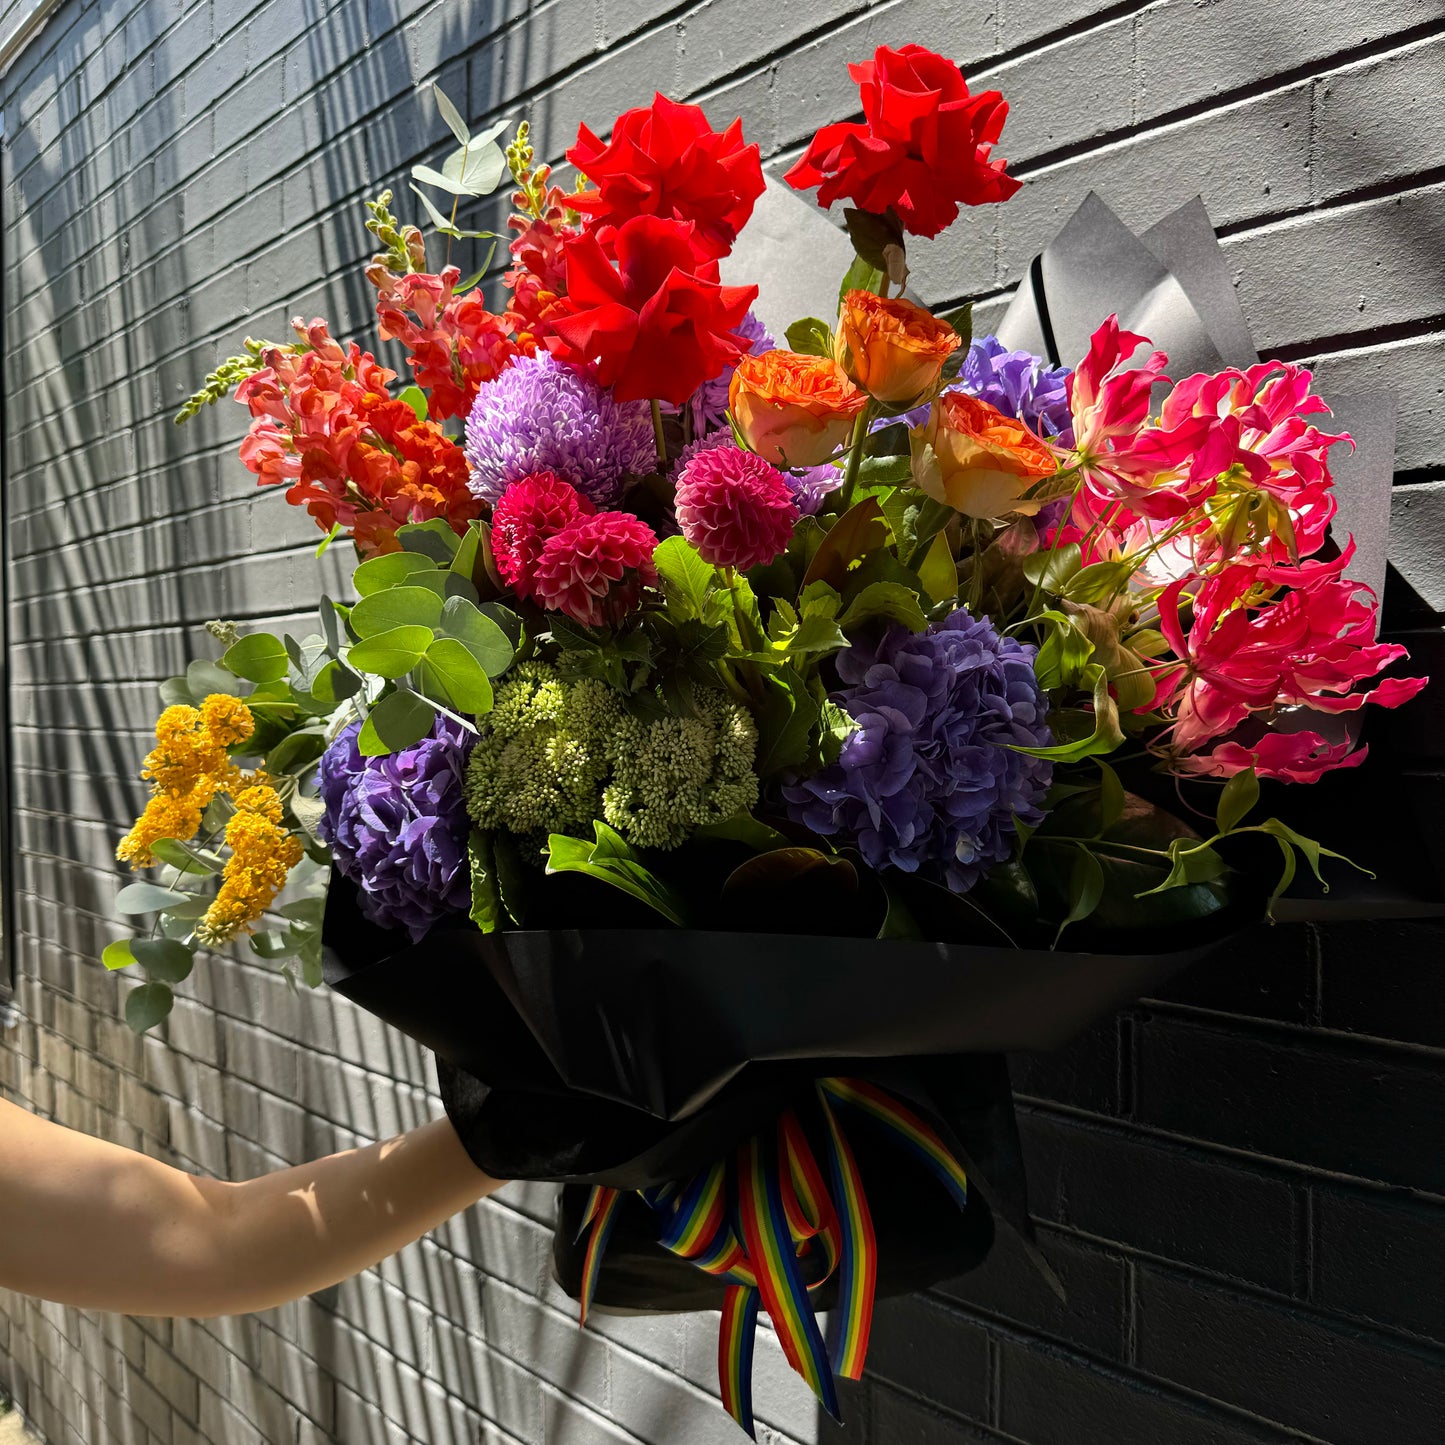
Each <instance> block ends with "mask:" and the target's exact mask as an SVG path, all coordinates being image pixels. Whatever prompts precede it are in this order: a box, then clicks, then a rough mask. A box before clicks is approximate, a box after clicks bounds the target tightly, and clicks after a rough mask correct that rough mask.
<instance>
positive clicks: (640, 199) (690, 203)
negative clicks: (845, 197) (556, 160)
mask: <svg viewBox="0 0 1445 1445" xmlns="http://www.w3.org/2000/svg"><path fill="white" fill-rule="evenodd" d="M567 159H568V160H569V161H571V162H572V164H573V165H574V166H576V167H577V169H578V170H579V171H581V172H582V174H583V175H585V176H586V177H587V178H588V180H590V181H591V182H592V183H593V185H594V186H595V187H596V189H595V190H586V191H582V192H580V193H579V194H577V195H575V196H569V197H568V198H567V200H568V204H569V205H571V206H572V207H573V208H574V209H575V210H578V211H580V212H582V214H583V215H584V216H587V217H589V218H590V220H591V222H592V229H594V230H596V232H597V236H598V239H599V240H600V241H601V242H602V244H603V245H604V246H606V247H610V246H611V243H612V241H613V239H614V237H615V234H616V229H617V227H619V226H621V225H622V224H623V223H624V222H626V221H630V220H631V219H632V218H633V217H634V216H661V217H663V218H664V219H665V220H674V221H691V222H692V223H693V225H694V226H696V227H697V230H696V232H695V233H694V242H695V244H696V245H697V248H698V251H699V252H700V253H701V254H702V255H704V256H712V257H719V256H726V255H727V253H728V252H729V251H731V250H732V246H733V242H734V241H735V240H737V235H738V232H739V231H740V230H742V228H743V226H744V225H745V224H746V222H747V219H748V217H749V216H751V215H752V213H753V203H754V202H755V201H756V200H757V198H758V197H759V196H760V195H762V193H763V166H762V162H761V160H760V159H759V155H758V148H757V146H755V145H744V144H743V123H742V121H740V120H735V121H734V122H733V123H732V124H731V125H730V126H729V127H728V128H727V129H726V130H725V131H721V132H719V131H715V130H713V128H712V127H711V126H710V125H709V124H708V123H707V117H706V116H705V115H704V114H703V112H702V107H701V106H696V105H680V104H679V103H678V102H677V101H675V100H669V99H668V98H667V97H666V96H665V95H661V94H659V95H657V96H655V97H654V98H653V102H652V106H651V108H650V109H647V110H629V111H626V112H625V113H624V114H622V115H620V116H618V117H617V123H616V124H615V125H614V126H613V127H612V139H611V140H610V141H608V142H607V143H606V144H603V142H602V141H600V140H598V139H597V137H596V136H595V135H594V134H593V133H592V132H591V131H590V130H588V128H587V127H586V126H585V125H584V126H581V127H580V128H579V129H578V132H577V144H576V145H575V146H573V147H572V149H571V150H569V151H568V152H567Z"/></svg>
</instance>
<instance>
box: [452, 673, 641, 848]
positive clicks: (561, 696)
mask: <svg viewBox="0 0 1445 1445" xmlns="http://www.w3.org/2000/svg"><path fill="white" fill-rule="evenodd" d="M621 721H622V708H621V706H620V705H619V703H618V701H617V698H616V696H615V694H613V693H612V692H611V691H610V690H609V689H608V688H607V687H606V686H605V685H604V684H603V683H600V682H596V681H593V680H592V679H590V678H589V679H582V680H580V681H577V682H564V681H563V680H562V677H561V675H560V674H559V673H558V672H557V669H556V668H554V667H549V666H548V665H547V664H546V663H541V662H524V663H523V664H522V665H521V666H520V667H518V668H516V669H515V670H514V671H513V673H512V674H511V676H510V677H509V678H508V679H507V681H506V682H505V683H504V684H503V685H502V686H501V687H500V688H498V690H497V695H496V700H495V702H494V703H493V706H492V711H491V712H490V713H488V714H487V716H486V728H485V730H484V731H483V733H482V735H481V737H480V738H479V739H478V740H477V744H476V746H475V747H474V748H473V749H472V756H471V761H470V762H469V763H468V765H467V784H466V794H467V811H468V812H470V813H471V815H472V820H473V821H474V822H475V823H476V824H477V826H478V827H479V828H486V829H495V828H501V829H505V830H506V831H507V832H509V833H523V834H527V833H531V834H542V833H577V834H579V835H585V834H587V833H589V832H590V831H591V825H592V819H593V818H594V817H596V816H597V808H598V801H599V799H600V797H601V792H602V784H603V781H604V779H605V778H606V775H607V765H608V744H609V741H610V739H611V737H612V735H613V734H614V733H615V732H616V730H617V728H618V726H619V725H620V724H621Z"/></svg>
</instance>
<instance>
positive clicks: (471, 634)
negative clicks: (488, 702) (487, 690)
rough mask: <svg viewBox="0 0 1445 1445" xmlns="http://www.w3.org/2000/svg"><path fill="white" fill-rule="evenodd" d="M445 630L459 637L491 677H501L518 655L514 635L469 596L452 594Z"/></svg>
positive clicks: (444, 613) (444, 610)
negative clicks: (509, 636)
mask: <svg viewBox="0 0 1445 1445" xmlns="http://www.w3.org/2000/svg"><path fill="white" fill-rule="evenodd" d="M440 630H441V632H442V633H443V635H444V636H446V637H452V638H455V639H456V640H457V641H458V642H460V643H461V644H462V645H463V646H464V647H465V648H466V649H467V651H468V652H470V653H471V654H472V656H473V657H475V658H476V660H477V661H478V662H479V663H481V665H482V671H483V672H485V673H486V674H487V676H488V677H500V676H501V675H502V674H503V673H504V672H505V671H506V670H507V669H508V668H509V667H510V666H511V665H512V658H513V657H514V656H515V655H516V654H515V649H514V648H513V647H512V643H511V639H510V638H508V636H507V634H506V633H505V632H503V631H502V629H501V628H500V627H498V626H497V624H496V623H495V622H493V621H492V619H491V618H490V617H488V616H487V615H486V614H485V613H484V612H482V611H481V610H480V608H478V607H477V606H475V605H474V604H473V603H471V602H468V601H467V599H466V598H465V597H448V598H447V600H446V603H445V605H444V606H443V607H442V617H441V629H440Z"/></svg>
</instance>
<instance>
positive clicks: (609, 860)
mask: <svg viewBox="0 0 1445 1445" xmlns="http://www.w3.org/2000/svg"><path fill="white" fill-rule="evenodd" d="M593 834H594V838H595V841H594V842H591V843H588V842H586V841H585V840H583V839H581V838H573V837H569V836H567V835H565V834H560V833H553V834H552V835H551V836H550V837H549V838H548V839H547V872H548V873H584V874H586V875H587V876H588V877H589V878H596V879H598V880H599V881H601V882H603V883H609V884H611V885H612V886H613V887H614V888H620V889H621V890H622V891H623V892H624V893H629V894H631V895H632V897H634V898H636V899H637V900H638V901H639V902H641V903H645V904H646V905H647V906H648V907H649V908H651V909H653V910H655V911H656V912H658V913H660V914H661V915H662V916H663V917H664V918H665V919H667V921H668V922H669V923H675V924H676V925H677V926H678V927H679V928H686V927H687V926H688V915H687V902H686V900H685V899H684V898H683V896H682V895H681V894H680V893H679V892H678V891H677V890H676V889H675V888H673V887H671V886H670V885H669V884H667V883H664V882H663V881H662V879H660V878H658V877H657V875H656V874H654V873H652V872H650V871H649V870H648V868H647V866H646V865H645V863H644V862H643V861H642V859H641V858H640V857H639V856H638V854H637V852H636V850H634V849H633V848H631V847H630V846H629V845H628V843H627V842H626V840H625V839H623V838H622V837H621V836H620V835H619V834H618V833H616V832H614V831H613V830H612V829H611V828H609V827H608V826H607V824H606V823H601V822H598V823H594V824H593Z"/></svg>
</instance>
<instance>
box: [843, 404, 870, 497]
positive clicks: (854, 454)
mask: <svg viewBox="0 0 1445 1445" xmlns="http://www.w3.org/2000/svg"><path fill="white" fill-rule="evenodd" d="M870 410H871V408H869V407H866V406H865V407H864V408H863V410H862V411H860V412H859V413H858V420H857V421H855V422H854V423H853V435H852V437H851V439H850V440H849V442H848V470H847V471H846V472H845V473H844V474H843V488H842V490H841V491H840V492H839V493H838V510H839V512H846V511H847V510H848V508H849V507H851V506H852V505H853V493H854V491H856V490H857V486H858V469H859V468H860V467H861V466H862V465H863V443H864V441H865V440H866V439H867V436H868V416H869V412H870Z"/></svg>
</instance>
